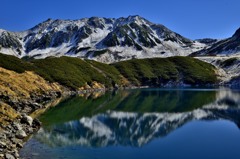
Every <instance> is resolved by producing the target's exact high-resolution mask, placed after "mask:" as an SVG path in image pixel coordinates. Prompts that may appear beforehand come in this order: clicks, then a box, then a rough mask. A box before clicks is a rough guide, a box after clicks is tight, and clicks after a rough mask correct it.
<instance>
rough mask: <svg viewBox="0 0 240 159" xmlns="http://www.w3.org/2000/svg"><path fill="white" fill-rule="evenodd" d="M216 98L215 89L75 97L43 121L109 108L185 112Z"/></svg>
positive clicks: (51, 111)
mask: <svg viewBox="0 0 240 159" xmlns="http://www.w3.org/2000/svg"><path fill="white" fill-rule="evenodd" d="M215 100H216V92H215V91H184V90H169V91H168V90H164V91H163V90H153V91H150V90H148V89H146V90H128V91H118V92H110V93H106V94H105V95H103V96H101V97H98V98H95V99H94V98H88V99H85V98H83V97H74V98H71V99H68V100H65V101H63V102H62V103H60V104H59V105H58V106H56V107H54V108H51V109H50V110H49V111H47V112H46V113H45V114H44V115H42V116H41V120H42V121H43V123H44V124H45V125H49V124H56V123H63V122H67V121H71V120H78V119H80V118H81V117H83V116H92V115H95V114H98V113H104V112H106V111H107V110H115V111H124V112H139V113H144V112H186V111H191V110H194V109H197V108H200V107H202V106H203V105H205V104H208V103H211V102H213V101H215Z"/></svg>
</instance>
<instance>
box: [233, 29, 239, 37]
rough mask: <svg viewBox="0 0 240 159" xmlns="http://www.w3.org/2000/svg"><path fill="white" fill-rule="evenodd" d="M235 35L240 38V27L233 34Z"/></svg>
mask: <svg viewBox="0 0 240 159" xmlns="http://www.w3.org/2000/svg"><path fill="white" fill-rule="evenodd" d="M233 37H235V38H240V28H238V29H237V31H236V32H235V33H234V34H233Z"/></svg>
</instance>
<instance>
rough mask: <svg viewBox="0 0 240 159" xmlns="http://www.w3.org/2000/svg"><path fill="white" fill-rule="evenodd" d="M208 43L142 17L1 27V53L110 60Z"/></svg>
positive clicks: (158, 54)
mask: <svg viewBox="0 0 240 159" xmlns="http://www.w3.org/2000/svg"><path fill="white" fill-rule="evenodd" d="M206 45H207V44H204V43H201V42H198V41H192V40H189V39H187V38H185V37H183V36H181V35H179V34H177V33H175V32H173V31H171V30H169V29H168V28H166V27H165V26H163V25H160V24H154V23H151V22H149V21H148V20H146V19H144V18H142V17H140V16H129V17H127V18H118V19H111V18H98V17H92V18H85V19H80V20H52V19H48V20H46V21H44V22H42V23H40V24H38V25H37V26H35V27H33V28H31V29H29V30H27V31H23V32H9V31H6V30H0V52H2V53H5V54H10V55H15V56H18V57H24V56H30V57H34V58H45V57H48V56H63V55H66V56H73V57H83V58H90V59H94V60H98V61H101V62H107V63H110V62H115V61H120V60H125V59H132V58H146V57H166V56H176V55H180V56H187V55H189V54H190V53H192V52H195V51H198V50H201V49H203V48H205V47H206Z"/></svg>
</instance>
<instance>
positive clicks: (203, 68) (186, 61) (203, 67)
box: [113, 57, 217, 86]
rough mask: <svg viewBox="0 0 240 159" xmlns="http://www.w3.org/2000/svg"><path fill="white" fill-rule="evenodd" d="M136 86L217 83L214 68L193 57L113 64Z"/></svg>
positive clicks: (138, 60)
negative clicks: (172, 82)
mask: <svg viewBox="0 0 240 159" xmlns="http://www.w3.org/2000/svg"><path fill="white" fill-rule="evenodd" d="M113 66H115V67H116V68H117V69H118V70H119V72H120V73H121V74H122V75H123V76H125V77H126V78H127V79H129V80H130V81H131V82H132V83H133V84H135V85H153V86H156V85H159V84H164V83H167V82H168V81H169V80H171V81H175V82H178V81H181V80H182V81H183V82H184V83H186V84H208V83H210V84H212V83H216V82H217V77H216V74H215V72H214V69H215V68H214V66H212V65H210V64H208V63H205V62H202V61H200V60H197V59H194V58H191V57H169V58H154V59H135V60H130V61H123V62H118V63H115V64H113Z"/></svg>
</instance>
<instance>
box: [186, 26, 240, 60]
mask: <svg viewBox="0 0 240 159" xmlns="http://www.w3.org/2000/svg"><path fill="white" fill-rule="evenodd" d="M210 41H211V40H210ZM200 42H202V41H200ZM216 55H221V56H237V55H240V28H239V29H238V30H237V31H236V32H235V33H234V34H233V36H232V37H230V38H227V39H223V40H219V41H216V42H214V43H212V46H210V47H209V48H207V49H203V50H200V51H197V52H195V53H193V54H191V56H216Z"/></svg>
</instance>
